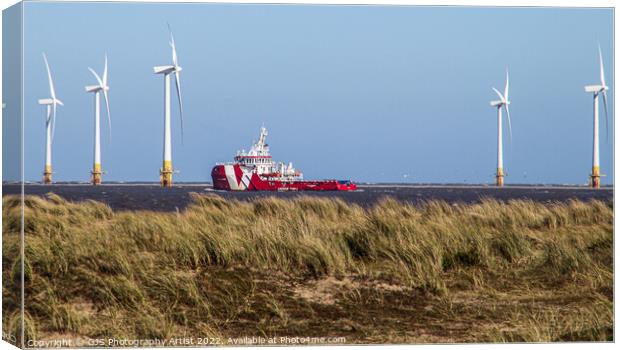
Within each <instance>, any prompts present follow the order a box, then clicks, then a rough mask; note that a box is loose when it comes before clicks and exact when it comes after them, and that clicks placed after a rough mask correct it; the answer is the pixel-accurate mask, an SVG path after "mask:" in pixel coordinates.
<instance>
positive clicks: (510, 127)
mask: <svg viewBox="0 0 620 350" xmlns="http://www.w3.org/2000/svg"><path fill="white" fill-rule="evenodd" d="M504 108H505V109H506V117H507V119H508V133H509V135H510V146H511V147H512V123H511V122H510V109H508V105H507V104H505V105H504Z"/></svg>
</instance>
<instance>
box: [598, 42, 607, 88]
mask: <svg viewBox="0 0 620 350" xmlns="http://www.w3.org/2000/svg"><path fill="white" fill-rule="evenodd" d="M598 59H599V63H600V66H601V85H602V86H607V85H605V71H604V69H603V54H602V53H601V45H600V44H599V45H598Z"/></svg>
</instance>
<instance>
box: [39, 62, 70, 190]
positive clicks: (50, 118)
mask: <svg viewBox="0 0 620 350" xmlns="http://www.w3.org/2000/svg"><path fill="white" fill-rule="evenodd" d="M43 61H44V62H45V68H46V69H47V79H48V82H49V86H50V97H49V98H44V99H40V100H39V104H40V105H43V106H46V107H47V113H46V118H45V167H44V169H43V183H44V184H51V183H52V141H53V140H54V132H55V128H56V107H57V106H58V105H61V106H64V104H63V103H62V101H60V100H59V99H57V98H56V91H55V90H54V81H53V80H52V72H51V71H50V65H49V63H48V62H47V56H45V52H44V53H43Z"/></svg>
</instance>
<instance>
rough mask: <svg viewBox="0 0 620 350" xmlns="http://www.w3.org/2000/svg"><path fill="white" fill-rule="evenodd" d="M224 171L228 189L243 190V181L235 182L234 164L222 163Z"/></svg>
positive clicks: (244, 187)
mask: <svg viewBox="0 0 620 350" xmlns="http://www.w3.org/2000/svg"><path fill="white" fill-rule="evenodd" d="M224 173H225V174H226V180H228V185H229V186H230V189H231V190H233V191H244V190H245V189H246V186H245V184H244V183H243V182H241V183H239V182H237V176H236V175H235V166H234V165H229V164H227V165H224Z"/></svg>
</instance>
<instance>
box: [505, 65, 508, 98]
mask: <svg viewBox="0 0 620 350" xmlns="http://www.w3.org/2000/svg"><path fill="white" fill-rule="evenodd" d="M508 84H509V77H508V69H507V68H506V87H505V88H504V97H505V98H506V101H508Z"/></svg>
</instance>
